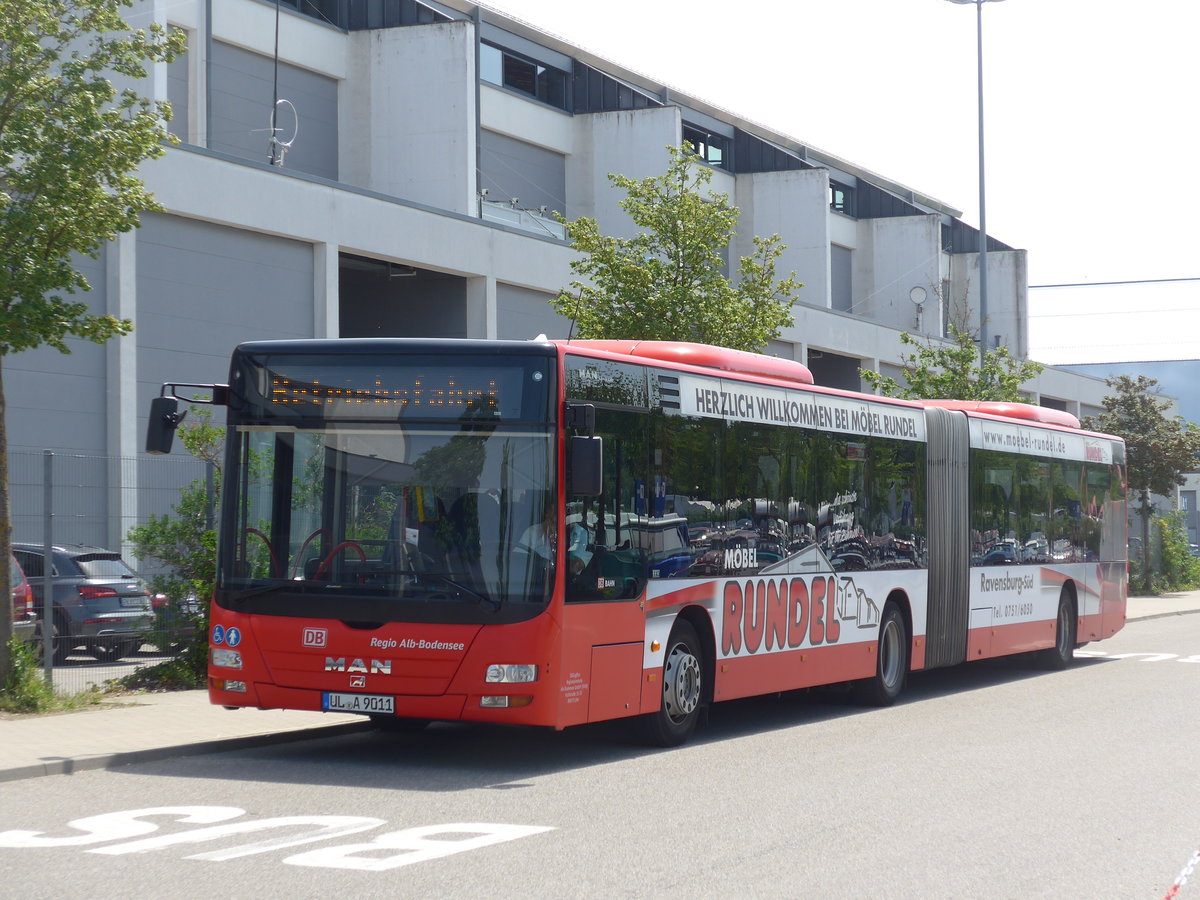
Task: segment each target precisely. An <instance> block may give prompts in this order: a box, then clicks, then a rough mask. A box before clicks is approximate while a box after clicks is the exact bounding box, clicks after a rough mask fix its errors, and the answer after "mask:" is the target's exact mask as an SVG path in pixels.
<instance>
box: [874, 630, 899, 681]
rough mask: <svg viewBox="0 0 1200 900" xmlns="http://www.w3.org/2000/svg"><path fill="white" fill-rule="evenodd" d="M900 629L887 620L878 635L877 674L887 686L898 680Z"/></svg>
mask: <svg viewBox="0 0 1200 900" xmlns="http://www.w3.org/2000/svg"><path fill="white" fill-rule="evenodd" d="M901 659H902V657H901V651H900V629H899V628H898V627H897V625H896V623H895V621H889V622H888V623H887V624H886V625H885V626H884V629H883V634H881V635H880V636H879V674H880V677H881V678H882V680H883V683H884V684H886V685H887V686H888V687H889V688H890V687H893V686H894V685H896V684H897V683H899V681H900V666H901Z"/></svg>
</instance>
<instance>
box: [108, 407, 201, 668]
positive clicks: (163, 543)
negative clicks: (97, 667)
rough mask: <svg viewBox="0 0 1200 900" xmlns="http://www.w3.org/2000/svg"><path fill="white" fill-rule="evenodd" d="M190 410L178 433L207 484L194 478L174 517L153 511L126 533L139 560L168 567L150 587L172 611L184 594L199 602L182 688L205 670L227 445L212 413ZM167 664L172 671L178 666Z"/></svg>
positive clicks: (183, 490) (182, 491) (183, 659)
mask: <svg viewBox="0 0 1200 900" xmlns="http://www.w3.org/2000/svg"><path fill="white" fill-rule="evenodd" d="M191 413H192V415H193V416H194V417H195V419H196V421H193V422H192V423H191V424H189V425H182V426H180V428H179V432H178V437H179V440H180V442H181V443H182V444H183V446H184V447H185V448H186V449H187V451H188V452H189V453H190V454H191V455H192V456H194V457H196V459H199V460H202V461H204V462H206V463H208V464H209V465H210V466H212V471H213V477H212V482H211V485H210V484H209V482H208V480H207V479H200V478H198V479H195V480H194V481H192V482H191V484H188V485H186V486H185V487H183V488H181V489H180V492H179V502H178V503H176V504H175V505H174V506H173V507H172V509H173V510H174V512H175V514H174V515H173V516H153V515H152V516H150V517H149V518H148V519H147V520H146V522H145V524H143V525H135V526H134V527H133V528H131V529H129V534H128V539H129V542H130V544H131V545H132V546H133V548H134V552H135V553H136V554H137V556H138V559H140V560H142V561H144V562H151V563H156V564H159V565H164V566H167V567H169V568H170V570H171V571H170V574H168V575H160V576H155V577H154V578H153V579H151V587H153V588H154V590H156V591H161V592H162V593H164V594H166V595H167V596H168V597H170V598H171V599H172V600H173V601H175V604H174V608H176V609H179V608H180V605H179V604H180V603H181V601H183V600H184V599H185V598H186V597H188V596H193V597H196V598H197V600H199V601H200V611H199V613H198V614H197V615H196V616H195V617H194V619H195V621H193V622H192V624H193V625H194V626H195V629H194V633H195V638H194V640H193V641H192V643H191V645H189V646H188V647H185V648H184V651H183V653H182V655H181V660H180V662H181V665H182V668H183V670H184V674H185V675H186V676H188V677H190V678H191V679H192V680H193V683H191V684H188V683H187V679H186V678H185V679H184V683H185V686H196V685H200V684H203V681H204V673H205V670H206V668H207V651H208V601H209V600H210V599H211V598H212V594H213V586H214V585H215V583H216V577H217V532H216V530H215V528H214V525H213V519H214V512H215V510H216V509H217V506H218V503H219V501H220V497H221V458H222V456H223V454H224V448H225V431H224V429H223V428H221V427H220V426H217V425H214V424H212V411H211V410H208V409H197V408H196V407H192V409H191ZM164 624H175V625H177V624H178V622H175V621H172V622H171V623H164ZM160 645H161V644H160ZM168 666H169V667H170V668H171V669H172V670H173V671H174V670H175V669H177V668H178V667H177V666H173V665H171V664H168ZM139 674H140V676H141V677H143V678H145V677H146V675H145V674H142V673H139ZM150 677H153V673H150Z"/></svg>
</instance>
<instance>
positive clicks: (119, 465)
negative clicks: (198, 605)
mask: <svg viewBox="0 0 1200 900" xmlns="http://www.w3.org/2000/svg"><path fill="white" fill-rule="evenodd" d="M192 484H195V485H198V486H203V487H204V490H205V494H206V496H207V497H208V498H209V502H208V519H209V522H210V523H211V522H212V521H214V520H215V513H216V511H215V508H214V503H213V499H214V497H215V490H214V469H213V466H212V465H211V464H210V463H207V462H204V461H201V460H197V459H193V458H190V457H182V456H178V457H172V456H161V457H153V456H137V457H114V456H102V455H89V454H78V453H58V452H53V451H50V450H45V451H43V452H41V453H37V452H30V451H10V453H9V495H10V498H11V517H12V535H13V543H14V544H18V543H24V544H31V545H34V547H31V549H38V550H40V551H41V556H42V559H49V558H51V554H50V548H51V547H53V546H63V545H75V544H82V545H86V546H92V547H99V548H103V549H106V550H114V551H117V552H119V553H120V554H121V556H122V558H123V559H124V560H125V562H126V563H127V564H128V565H129V566H130V568H132V569H133V570H134V572H135V573H136V574H137V575H138V577H139V578H141V579H143V580H144V581H147V583H148V586H149V581H150V580H151V579H153V578H154V576H156V575H162V574H167V573H166V570H164V569H163V568H162V567H156V566H155V565H153V564H152V563H151V562H149V561H146V560H141V559H138V558H137V556H136V555H135V553H134V550H133V547H132V545H131V544H130V542H129V532H130V530H131V529H132V528H133V527H134V526H137V525H144V524H146V523H147V522H149V520H150V517H151V516H170V515H173V514H174V506H175V505H176V504H177V503H178V502H179V500H180V496H181V495H180V491H181V489H182V488H184V487H186V486H189V485H192ZM26 576H27V577H28V578H29V580H30V582H31V584H32V585H34V586H35V588H37V589H38V590H37V593H38V594H39V595H40V596H41V597H52V596H54V588H53V577H54V576H53V570H52V568H51V567H50V566H46V567H45V571H44V572H43V573H41V574H40V575H38V574H37V573H26ZM202 599H203V600H204V601H207V598H202ZM169 601H170V607H169V609H171V610H183V609H185V608H186V606H187V601H188V598H184V597H171V598H169ZM42 618H44V616H42V617H40V618H39V622H38V624H37V630H36V637H35V642H34V649H35V651H36V652H37V653H38V654H39V655H40V656H41V658H42V665H43V666H44V668H45V672H46V678H47V680H48V681H50V682H51V683H52V684H53V685H54V687H55V690H57V691H59V692H67V693H75V692H78V691H83V690H86V689H88V688H89V687H92V686H100V685H103V684H104V682H106V681H109V680H112V679H115V678H119V677H122V676H124V675H126V674H128V673H130V672H132V671H134V670H135V669H137V668H140V667H142V666H146V665H153V664H156V663H159V662H161V661H163V660H164V659H168V658H170V656H172V655H174V654H175V653H178V652H179V651H180V650H181V649H183V647H185V646H186V644H187V642H188V641H189V640H190V638H191V630H192V628H193V625H192V623H191V622H190V620H189V619H188V617H187V616H186V615H181V614H180V613H179V612H174V613H172V614H170V616H169V618H167V619H163V618H162V614H161V613H160V614H157V615H156V616H152V615H148V616H147V618H146V621H145V622H144V627H143V628H140V629H139V630H138V631H137V633H136V635H129V634H122V635H120V636H111V635H110V636H104V635H102V634H97V633H91V634H87V633H71V632H72V631H76V630H79V631H82V630H83V629H78V628H74V627H71V626H68V625H66V623H65V620H64V619H63V618H62V617H58V618H57V619H54V618H53V617H52V621H55V625H56V626H57V629H55V628H53V627H52V628H51V631H52V633H54V638H53V646H54V648H55V652H53V653H43V652H42V647H41V643H42V642H41V635H42V633H43V631H44V630H45V628H44V622H43V621H42V620H41V619H42Z"/></svg>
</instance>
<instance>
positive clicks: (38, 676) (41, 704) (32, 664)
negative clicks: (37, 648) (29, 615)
mask: <svg viewBox="0 0 1200 900" xmlns="http://www.w3.org/2000/svg"><path fill="white" fill-rule="evenodd" d="M8 649H9V652H10V653H11V654H12V672H11V674H10V675H9V678H8V681H7V683H6V684H5V685H4V686H3V687H0V712H5V713H25V714H30V713H53V712H71V711H74V710H80V709H89V708H91V707H95V706H103V705H104V704H105V703H106V702H108V700H109V691H108V690H106V689H105V688H99V687H91V688H89V689H88V690H86V691H79V692H78V693H74V694H59V693H56V692H55V690H54V688H53V687H51V686H50V685H49V684H47V683H46V678H45V674H44V673H43V671H42V668H41V665H40V663H39V662H38V660H37V658H36V657H35V656H34V655H33V651H32V650H31V649H30V648H29V645H27V644H26V643H25V642H24V641H21V640H18V639H17V638H15V637H14V638H12V639H10V640H9V642H8Z"/></svg>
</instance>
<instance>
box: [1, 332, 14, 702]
mask: <svg viewBox="0 0 1200 900" xmlns="http://www.w3.org/2000/svg"><path fill="white" fill-rule="evenodd" d="M3 364H4V356H3V354H0V691H3V690H4V688H5V687H6V686H7V685H8V679H9V676H10V675H11V674H12V654H11V653H10V652H9V649H8V645H9V642H10V641H11V640H12V636H13V608H12V573H11V572H10V571H9V568H8V567H9V561H10V560H11V559H12V517H11V515H10V511H9V503H8V429H7V428H5V425H4V367H3Z"/></svg>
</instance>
